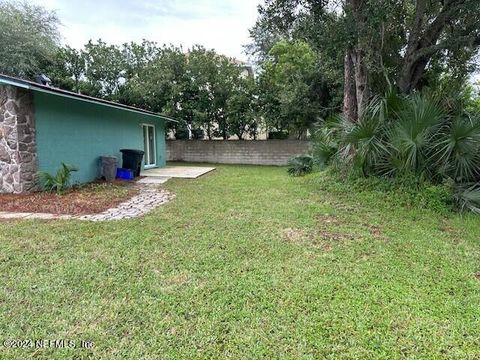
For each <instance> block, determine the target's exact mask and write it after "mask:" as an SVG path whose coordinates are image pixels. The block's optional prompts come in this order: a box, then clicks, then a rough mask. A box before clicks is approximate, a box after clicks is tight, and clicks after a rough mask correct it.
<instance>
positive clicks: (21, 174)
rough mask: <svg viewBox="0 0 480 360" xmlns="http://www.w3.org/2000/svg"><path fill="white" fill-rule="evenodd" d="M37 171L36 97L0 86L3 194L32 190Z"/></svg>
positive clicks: (0, 147)
mask: <svg viewBox="0 0 480 360" xmlns="http://www.w3.org/2000/svg"><path fill="white" fill-rule="evenodd" d="M36 171H37V154H36V143H35V116H34V103H33V95H32V93H31V92H30V91H28V90H24V89H20V88H17V87H14V86H9V85H7V86H0V175H1V177H0V193H21V192H26V191H30V190H33V189H34V187H35V173H36Z"/></svg>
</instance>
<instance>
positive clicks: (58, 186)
mask: <svg viewBox="0 0 480 360" xmlns="http://www.w3.org/2000/svg"><path fill="white" fill-rule="evenodd" d="M74 171H78V168H77V167H76V166H74V165H69V164H65V163H62V165H61V167H60V169H58V171H57V173H56V174H55V175H51V174H49V173H47V172H46V171H39V172H38V173H37V181H38V183H39V185H40V187H41V188H42V190H44V191H48V192H56V193H57V194H61V193H62V192H64V191H65V190H67V189H68V188H69V187H70V185H71V184H70V183H71V179H72V172H74Z"/></svg>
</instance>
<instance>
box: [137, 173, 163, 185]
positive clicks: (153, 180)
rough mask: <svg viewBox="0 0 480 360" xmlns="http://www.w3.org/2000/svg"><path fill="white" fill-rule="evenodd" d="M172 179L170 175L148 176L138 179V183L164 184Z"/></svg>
mask: <svg viewBox="0 0 480 360" xmlns="http://www.w3.org/2000/svg"><path fill="white" fill-rule="evenodd" d="M168 179H171V178H170V177H162V176H150V175H149V176H147V177H144V178H143V179H140V180H138V181H137V184H164V183H166V182H167V181H168Z"/></svg>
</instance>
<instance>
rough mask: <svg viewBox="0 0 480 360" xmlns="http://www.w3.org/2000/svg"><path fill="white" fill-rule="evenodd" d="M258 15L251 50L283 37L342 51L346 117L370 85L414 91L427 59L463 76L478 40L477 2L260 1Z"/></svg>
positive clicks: (424, 80)
mask: <svg viewBox="0 0 480 360" xmlns="http://www.w3.org/2000/svg"><path fill="white" fill-rule="evenodd" d="M259 15H260V17H259V20H258V21H257V24H256V26H255V27H254V28H253V29H252V37H253V39H254V41H255V43H256V44H257V46H256V47H255V46H253V48H254V50H255V51H257V52H258V51H260V52H261V51H262V48H263V47H265V45H266V44H267V45H268V44H269V42H268V40H269V39H272V38H275V37H284V38H287V39H296V38H299V39H304V40H306V41H308V42H309V43H310V44H312V46H313V47H314V48H315V49H316V50H317V51H318V52H319V54H320V56H321V57H324V58H325V56H324V54H329V53H330V54H331V53H332V47H334V49H335V53H336V54H337V55H336V56H333V58H337V59H338V53H342V54H343V55H342V57H343V60H342V61H337V67H339V68H343V69H342V70H343V72H344V76H343V79H344V112H345V115H346V117H347V118H349V119H351V120H352V121H356V119H357V118H358V116H359V115H361V113H362V111H363V110H364V109H365V106H366V104H367V103H368V100H369V98H370V97H371V90H373V92H374V93H375V92H382V91H384V90H385V86H386V85H387V84H388V83H389V82H390V83H392V82H394V83H395V84H396V85H397V86H398V88H399V89H400V90H401V91H402V92H404V93H409V92H411V91H413V90H416V89H420V88H422V87H423V86H425V85H426V84H428V79H429V77H430V78H431V76H432V74H431V72H432V70H435V68H434V67H433V66H432V65H433V64H434V63H435V64H440V65H442V66H441V67H438V66H437V69H440V68H441V69H442V70H443V71H450V72H452V71H455V72H459V73H461V72H463V73H464V74H465V73H466V72H468V71H470V70H471V69H472V68H471V67H469V66H466V64H468V63H469V62H470V60H471V59H472V58H473V57H474V56H475V55H476V54H477V52H478V48H479V46H480V1H478V0H436V1H432V0H406V1H400V0H388V1H385V0H343V1H336V0H324V1H316V0H267V1H266V2H265V5H264V6H261V7H260V8H259ZM261 39H264V40H263V41H261ZM453 65H455V66H453ZM436 76H439V74H438V73H437V74H436Z"/></svg>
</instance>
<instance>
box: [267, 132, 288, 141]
mask: <svg viewBox="0 0 480 360" xmlns="http://www.w3.org/2000/svg"><path fill="white" fill-rule="evenodd" d="M285 139H288V132H286V131H270V132H269V133H268V140H285Z"/></svg>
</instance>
